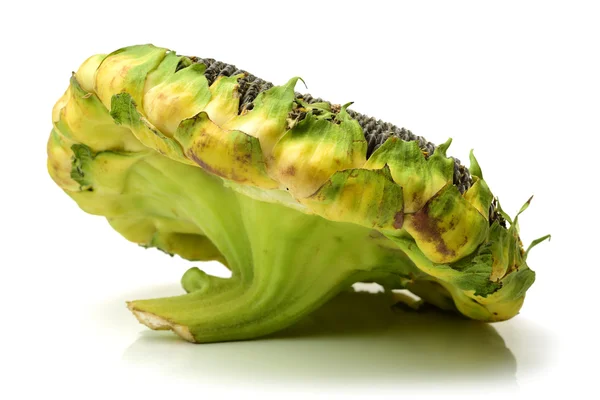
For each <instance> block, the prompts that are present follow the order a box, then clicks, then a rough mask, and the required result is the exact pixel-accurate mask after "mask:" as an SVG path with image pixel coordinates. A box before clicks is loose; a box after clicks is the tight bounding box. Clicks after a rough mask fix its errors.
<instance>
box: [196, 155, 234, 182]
mask: <svg viewBox="0 0 600 400" xmlns="http://www.w3.org/2000/svg"><path fill="white" fill-rule="evenodd" d="M188 156H189V157H190V158H191V159H192V160H194V162H195V163H196V164H198V165H199V166H200V167H201V168H202V169H204V170H205V171H207V172H210V173H211V174H214V175H217V176H220V177H222V178H227V176H225V174H224V173H223V172H222V171H219V170H218V169H215V168H213V167H211V166H210V165H208V164H206V163H205V162H204V161H202V160H201V159H200V158H198V156H196V154H194V153H193V152H191V151H190V152H188Z"/></svg>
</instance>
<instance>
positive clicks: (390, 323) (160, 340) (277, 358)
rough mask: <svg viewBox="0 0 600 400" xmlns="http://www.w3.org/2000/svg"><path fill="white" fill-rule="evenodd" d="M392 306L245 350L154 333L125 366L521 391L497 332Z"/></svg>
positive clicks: (331, 318)
mask: <svg viewBox="0 0 600 400" xmlns="http://www.w3.org/2000/svg"><path fill="white" fill-rule="evenodd" d="M160 292H162V293H160ZM177 292H178V291H177V290H172V289H163V290H159V291H156V290H154V291H153V294H154V295H157V294H175V293H177ZM389 306H390V300H389V298H388V297H387V296H384V295H373V294H368V293H347V294H343V295H341V296H339V297H337V298H335V299H334V300H332V301H331V302H330V303H328V304H327V305H325V306H323V307H322V308H321V309H320V310H318V311H317V312H315V313H314V314H312V315H311V316H309V317H308V318H306V319H304V320H303V321H301V322H300V323H298V324H297V325H295V326H293V327H291V328H288V329H287V330H285V331H283V332H280V333H278V334H276V335H273V336H271V337H269V338H263V339H260V340H254V341H245V342H229V343H213V344H199V345H198V344H196V345H194V344H189V343H187V342H184V341H182V340H181V339H179V338H178V337H176V336H175V335H173V334H172V333H170V332H154V331H149V330H148V331H146V330H144V331H142V332H141V334H140V336H139V338H138V339H137V340H136V341H135V342H134V343H133V344H132V345H131V346H130V347H129V348H127V350H126V351H125V353H124V355H123V361H124V363H125V365H129V366H130V367H135V368H139V369H142V370H144V373H156V374H159V375H161V376H174V377H178V379H185V380H186V381H187V382H189V383H206V382H210V383H213V384H221V385H228V384H231V385H236V386H239V385H241V386H243V385H245V384H252V385H256V384H267V385H271V384H277V385H283V386H289V387H292V386H303V385H306V383H307V382H310V383H314V384H323V385H325V386H328V385H337V384H340V385H344V386H348V385H358V386H370V385H377V387H380V388H382V387H386V386H387V387H389V386H392V385H393V386H398V385H401V386H410V385H409V384H412V383H414V384H417V385H420V386H422V385H423V384H428V385H429V384H431V385H435V386H440V387H442V386H444V387H446V386H452V385H453V384H455V383H457V384H461V385H463V384H465V383H468V384H470V385H472V386H478V385H479V384H481V385H489V384H491V383H495V384H500V385H501V386H502V388H503V390H506V389H510V388H511V387H512V388H516V387H517V381H516V373H517V361H516V359H515V356H514V355H513V353H512V352H511V350H510V349H509V348H507V346H506V345H505V341H504V340H503V339H502V337H501V336H500V335H499V334H498V332H497V331H496V329H494V327H493V326H492V325H489V324H484V323H479V322H476V321H469V320H464V319H461V318H458V317H456V316H454V315H447V314H442V313H439V312H435V311H427V312H420V313H416V312H409V311H402V310H398V309H394V310H392V309H391V308H390V307H389ZM510 329H511V328H510V327H507V326H504V327H503V330H504V331H507V330H510ZM533 358H535V355H534V356H533ZM538 361H539V362H541V361H540V360H538ZM535 362H536V360H534V359H533V360H532V357H530V358H529V364H532V363H533V364H535Z"/></svg>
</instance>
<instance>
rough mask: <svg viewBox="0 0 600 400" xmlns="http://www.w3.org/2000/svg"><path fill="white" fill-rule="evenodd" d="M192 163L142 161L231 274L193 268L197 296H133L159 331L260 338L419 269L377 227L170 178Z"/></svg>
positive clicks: (204, 180) (135, 307) (198, 338)
mask: <svg viewBox="0 0 600 400" xmlns="http://www.w3.org/2000/svg"><path fill="white" fill-rule="evenodd" d="M165 164H166V165H165ZM190 168H193V167H188V166H184V165H181V164H177V165H175V163H171V162H170V161H169V160H166V159H165V158H158V157H157V158H153V159H151V160H148V162H146V163H145V164H144V165H139V166H136V170H137V171H138V173H139V174H142V175H144V176H145V177H146V179H152V180H153V181H154V182H155V185H153V187H155V188H156V187H160V188H161V190H164V191H165V196H168V198H166V199H165V201H168V199H176V202H175V203H172V206H173V207H176V211H177V213H178V214H180V215H181V216H182V218H186V219H189V220H190V221H192V222H193V223H195V224H197V225H198V227H199V229H200V230H201V231H202V232H203V233H204V234H205V235H206V236H207V237H208V238H209V239H210V240H211V241H212V242H213V243H214V245H215V246H216V247H217V248H218V249H219V251H220V252H221V253H222V254H223V255H224V257H225V258H226V260H227V262H228V265H229V267H230V268H231V269H232V278H231V279H228V280H223V279H218V278H214V277H209V276H207V275H206V274H203V273H201V272H200V271H198V270H197V269H192V270H191V271H188V273H186V276H184V279H183V283H184V287H185V288H186V290H187V291H189V292H190V293H188V294H185V295H182V296H176V297H171V298H163V299H152V300H140V301H134V302H130V303H129V308H130V309H131V310H132V311H133V312H134V313H136V316H137V317H138V319H140V321H141V322H143V323H145V324H146V325H148V326H149V327H151V328H153V329H173V330H174V331H175V332H176V333H178V334H180V335H181V336H182V337H184V338H185V339H187V340H190V341H195V342H211V341H224V340H239V339H248V338H253V337H257V336H262V335H265V334H268V333H271V332H274V331H277V330H279V329H282V328H284V327H286V326H288V325H290V324H292V323H293V322H295V321H296V320H297V319H299V318H300V317H302V316H304V315H305V314H307V313H309V312H310V311H312V310H314V309H315V308H317V307H318V306H319V305H321V304H322V303H324V302H325V301H327V300H328V299H330V298H331V297H332V296H334V295H335V294H337V293H338V292H339V291H341V290H343V289H345V288H347V287H349V286H350V285H351V284H352V283H355V282H357V281H360V280H370V278H372V277H373V278H378V277H380V276H382V274H394V275H396V276H401V277H405V278H406V279H411V278H413V277H415V276H420V275H422V273H421V272H420V271H419V270H418V269H417V268H415V266H414V265H413V264H412V262H410V261H409V260H408V258H407V257H406V256H405V255H404V253H403V252H402V251H400V250H399V249H397V248H396V247H395V246H393V245H392V246H390V243H389V240H388V239H386V238H385V237H383V236H382V235H380V234H375V233H374V232H373V231H371V230H370V229H367V228H364V227H360V226H358V225H354V224H348V223H338V222H332V221H329V220H326V219H324V218H322V217H319V216H315V215H307V214H305V213H303V212H301V211H297V210H294V209H292V208H289V207H286V206H283V205H280V204H275V203H267V202H263V201H259V200H255V199H252V198H250V197H247V196H245V195H243V194H240V193H237V192H235V191H234V190H232V189H230V188H225V187H224V186H223V185H222V182H221V181H220V180H219V179H216V178H213V177H211V176H208V175H207V174H204V173H198V172H197V171H194V172H195V173H194V174H193V176H194V178H193V179H194V181H192V182H190V179H186V183H187V184H188V185H190V183H191V185H190V186H186V187H182V186H181V185H180V184H178V183H177V182H178V181H177V180H176V179H172V178H175V177H176V175H177V174H183V173H189V172H190V171H189V169H190ZM188 176H189V177H190V178H191V177H192V174H188ZM167 193H168V194H167ZM154 196H158V197H160V193H154Z"/></svg>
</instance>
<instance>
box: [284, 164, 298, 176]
mask: <svg viewBox="0 0 600 400" xmlns="http://www.w3.org/2000/svg"><path fill="white" fill-rule="evenodd" d="M283 174H284V175H287V176H294V175H296V167H294V166H293V165H290V166H289V167H287V168H286V169H285V170H284V171H283Z"/></svg>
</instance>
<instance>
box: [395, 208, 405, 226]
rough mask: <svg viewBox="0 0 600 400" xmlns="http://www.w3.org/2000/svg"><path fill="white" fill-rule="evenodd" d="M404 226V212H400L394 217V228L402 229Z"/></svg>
mask: <svg viewBox="0 0 600 400" xmlns="http://www.w3.org/2000/svg"><path fill="white" fill-rule="evenodd" d="M402 225H404V212H402V211H398V212H397V213H396V215H394V224H393V227H394V228H395V229H402Z"/></svg>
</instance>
